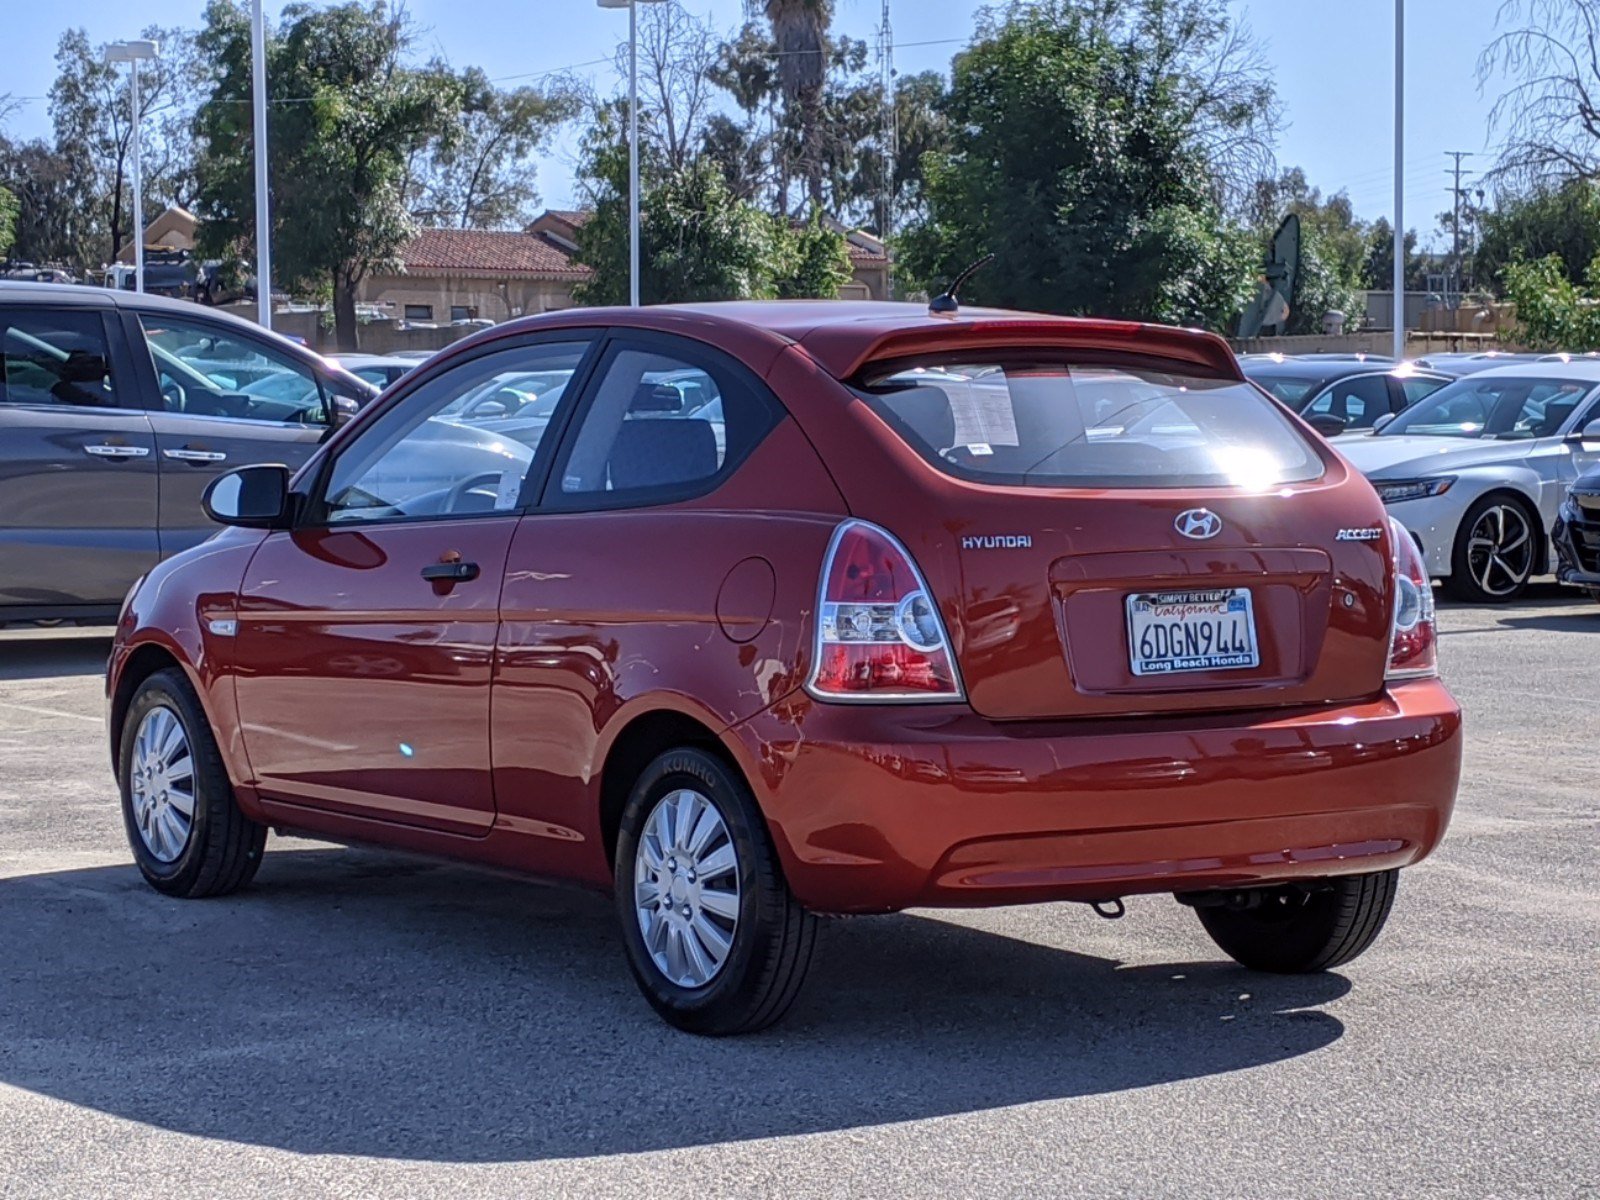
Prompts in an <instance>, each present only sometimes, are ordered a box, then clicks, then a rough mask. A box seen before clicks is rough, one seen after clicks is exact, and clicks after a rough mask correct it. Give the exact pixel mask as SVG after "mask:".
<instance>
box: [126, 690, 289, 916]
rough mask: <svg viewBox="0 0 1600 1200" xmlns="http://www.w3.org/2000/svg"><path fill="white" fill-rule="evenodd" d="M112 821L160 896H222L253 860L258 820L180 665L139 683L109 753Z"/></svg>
mask: <svg viewBox="0 0 1600 1200" xmlns="http://www.w3.org/2000/svg"><path fill="white" fill-rule="evenodd" d="M117 782H118V783H119V784H120V786H121V789H122V820H123V824H124V825H125V826H126V827H127V831H128V844H129V845H130V846H132V848H133V857H134V861H135V862H137V863H138V865H139V870H140V872H141V873H142V874H143V875H144V877H145V880H146V882H148V883H149V884H150V886H151V887H153V888H155V889H156V890H157V891H159V892H165V893H166V894H167V895H169V896H182V897H184V898H189V899H193V898H198V897H201V896H222V895H226V894H227V893H229V892H232V891H236V890H238V889H239V888H241V887H243V886H244V885H245V884H247V883H249V882H250V880H251V878H252V877H253V876H254V875H255V873H256V868H257V867H259V866H260V865H261V852H262V850H263V848H264V847H265V846H266V842H267V827H266V826H265V825H258V824H256V822H254V821H252V820H250V818H248V817H246V816H245V815H244V813H242V812H241V811H240V810H239V805H238V803H237V801H235V799H234V795H233V786H232V785H231V784H230V783H229V782H228V773H227V770H226V769H225V768H224V767H223V765H222V754H221V752H220V751H219V750H218V749H217V742H216V738H215V737H213V736H212V733H211V726H210V724H209V723H208V722H207V720H206V716H205V712H204V711H203V710H202V709H201V707H200V701H199V698H198V697H196V696H195V694H194V689H193V688H192V687H190V686H189V681H188V679H187V677H185V675H184V674H183V672H182V671H180V670H178V669H177V668H175V667H173V668H168V669H167V670H165V671H157V672H156V673H155V674H154V675H152V676H150V678H148V679H146V680H145V681H144V682H143V683H141V684H140V685H139V690H138V691H136V692H135V693H134V695H133V699H132V701H131V702H130V703H129V705H128V713H127V716H126V717H124V718H123V723H122V744H121V750H120V753H119V755H118V762H117Z"/></svg>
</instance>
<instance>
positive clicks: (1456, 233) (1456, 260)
mask: <svg viewBox="0 0 1600 1200" xmlns="http://www.w3.org/2000/svg"><path fill="white" fill-rule="evenodd" d="M1444 154H1445V157H1446V158H1453V159H1455V165H1454V166H1453V167H1452V168H1451V169H1450V170H1449V171H1446V172H1445V174H1447V175H1453V176H1454V177H1455V182H1454V183H1453V184H1452V185H1451V188H1450V203H1451V207H1452V209H1453V211H1454V213H1455V216H1454V217H1453V219H1452V220H1451V222H1450V233H1451V240H1452V242H1453V247H1452V249H1451V265H1452V266H1453V268H1454V270H1455V277H1456V291H1458V292H1459V291H1461V277H1462V275H1463V271H1462V270H1461V205H1462V201H1464V200H1465V199H1466V196H1467V193H1466V191H1465V190H1464V189H1463V188H1462V186H1461V176H1462V175H1463V174H1467V175H1471V174H1472V172H1471V171H1465V172H1463V171H1462V169H1461V160H1462V159H1463V158H1471V157H1472V151H1471V150H1446V151H1445V152H1444Z"/></svg>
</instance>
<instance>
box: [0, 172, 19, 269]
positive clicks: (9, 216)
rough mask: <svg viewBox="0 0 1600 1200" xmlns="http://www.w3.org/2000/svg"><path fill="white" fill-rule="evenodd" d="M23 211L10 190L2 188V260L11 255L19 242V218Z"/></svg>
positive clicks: (0, 257)
mask: <svg viewBox="0 0 1600 1200" xmlns="http://www.w3.org/2000/svg"><path fill="white" fill-rule="evenodd" d="M21 211H22V209H21V206H20V205H19V204H18V203H17V198H16V197H15V196H13V195H12V194H11V192H10V190H9V189H7V188H3V187H0V259H4V258H5V257H6V256H7V255H9V254H10V253H11V244H12V243H13V242H15V241H16V240H17V217H18V216H19V215H20V213H21Z"/></svg>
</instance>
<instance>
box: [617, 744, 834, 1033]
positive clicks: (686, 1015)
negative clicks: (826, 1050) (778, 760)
mask: <svg viewBox="0 0 1600 1200" xmlns="http://www.w3.org/2000/svg"><path fill="white" fill-rule="evenodd" d="M679 789H691V790H693V791H696V792H698V793H699V794H700V796H701V797H702V798H704V799H705V800H708V801H709V802H710V803H711V805H712V806H713V807H714V808H715V809H716V811H717V815H718V816H720V817H721V819H722V822H723V825H724V826H725V828H726V832H727V837H728V840H729V844H731V845H732V847H733V849H734V851H735V854H736V856H737V867H736V874H737V878H738V881H739V899H738V920H737V923H736V925H735V926H734V928H733V933H732V939H731V942H732V944H731V947H730V948H729V949H728V950H727V953H726V957H725V958H724V959H723V961H722V963H721V966H720V969H719V970H718V971H717V972H716V974H714V975H713V976H712V977H711V978H710V980H709V982H707V983H705V984H704V985H702V986H699V987H683V986H680V985H679V984H678V983H676V982H674V981H673V980H672V979H670V978H668V976H667V974H666V973H665V972H663V971H662V969H661V968H660V967H658V966H657V965H656V962H655V960H654V959H653V958H652V956H651V953H650V951H649V949H648V948H647V947H646V944H645V935H644V932H643V930H642V928H641V924H640V920H641V919H640V915H639V911H638V909H637V908H636V906H635V862H636V857H637V854H638V849H639V839H640V837H641V836H642V835H643V832H644V829H645V824H646V822H647V821H648V819H649V817H650V815H651V813H652V812H653V811H654V810H655V807H656V805H657V803H658V802H659V801H661V800H662V798H664V797H665V796H667V795H669V794H670V793H672V792H674V791H677V790H679ZM614 865H615V873H616V903H617V915H618V917H619V918H620V919H621V922H622V940H623V945H624V946H625V947H626V949H627V954H628V966H629V967H630V968H631V969H632V971H633V977H634V979H635V980H636V981H637V982H638V984H639V989H640V991H642V992H643V993H644V996H645V999H646V1000H648V1001H649V1002H650V1004H651V1006H652V1007H653V1008H654V1009H655V1010H656V1012H658V1013H659V1014H660V1015H661V1016H662V1017H663V1018H664V1019H665V1020H666V1021H667V1022H668V1023H669V1024H671V1025H675V1026H676V1027H677V1028H679V1029H682V1030H685V1031H686V1032H689V1033H698V1034H706V1035H711V1036H724V1035H729V1034H740V1033H754V1032H756V1031H757V1030H760V1029H765V1028H766V1027H767V1026H769V1025H772V1024H774V1023H775V1022H776V1021H778V1020H779V1019H780V1018H781V1017H782V1016H783V1015H784V1014H785V1013H786V1012H788V1010H789V1007H790V1006H791V1005H792V1004H793V1003H794V1001H795V998H796V997H797V996H798V995H799V994H800V988H801V985H802V984H803V983H804V981H805V977H806V972H807V970H808V969H809V968H810V965H811V958H812V953H813V950H814V949H815V946H816V939H817V918H816V916H815V915H813V914H812V913H809V912H807V911H806V910H805V909H804V908H803V907H801V905H800V902H799V901H798V900H796V899H795V897H794V893H793V892H791V891H790V890H789V885H788V883H787V882H786V881H785V879H784V877H783V869H782V867H781V865H780V864H779V862H778V855H777V851H776V850H775V849H774V848H773V845H772V839H771V837H770V836H769V835H768V833H767V827H766V822H765V821H764V820H763V818H762V816H761V811H760V808H759V807H758V806H757V804H756V801H755V797H754V796H752V795H751V793H750V789H749V787H748V786H746V784H745V782H744V780H742V779H740V778H739V776H738V774H737V772H735V771H733V770H731V769H730V768H729V767H728V765H727V764H726V763H724V762H723V761H722V760H721V759H719V758H717V757H716V756H715V755H714V754H710V753H707V752H706V751H704V750H700V749H696V748H693V747H684V748H681V749H677V750H669V751H668V752H666V753H665V754H662V755H661V756H660V757H659V758H657V759H656V760H655V761H654V762H652V763H651V764H650V765H649V766H648V767H646V768H645V769H644V771H643V772H642V773H641V774H640V776H639V778H638V780H637V781H635V783H634V786H633V791H632V793H631V794H630V796H629V797H628V803H627V806H626V808H624V809H623V813H622V822H621V827H620V829H619V830H618V835H617V852H616V859H615V864H614Z"/></svg>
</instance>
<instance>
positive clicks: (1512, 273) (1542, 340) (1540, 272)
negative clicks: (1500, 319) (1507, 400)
mask: <svg viewBox="0 0 1600 1200" xmlns="http://www.w3.org/2000/svg"><path fill="white" fill-rule="evenodd" d="M1505 283H1506V295H1507V297H1508V298H1510V299H1511V300H1512V302H1514V303H1515V304H1516V306H1517V321H1518V323H1520V324H1521V326H1522V329H1523V336H1524V338H1525V339H1526V340H1527V342H1528V344H1529V345H1530V346H1532V347H1534V348H1536V349H1543V350H1569V351H1572V352H1573V353H1577V352H1579V351H1585V350H1600V258H1596V259H1595V260H1594V261H1592V262H1591V263H1590V264H1589V266H1588V268H1587V269H1586V270H1585V272H1584V277H1583V280H1582V286H1580V285H1579V284H1577V283H1574V282H1573V280H1572V279H1571V278H1570V277H1569V276H1568V274H1567V265H1566V263H1564V262H1563V261H1562V260H1561V258H1560V256H1559V255H1555V254H1550V255H1546V256H1545V257H1544V258H1541V259H1537V260H1535V261H1533V262H1513V263H1508V264H1507V265H1506V268H1505Z"/></svg>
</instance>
